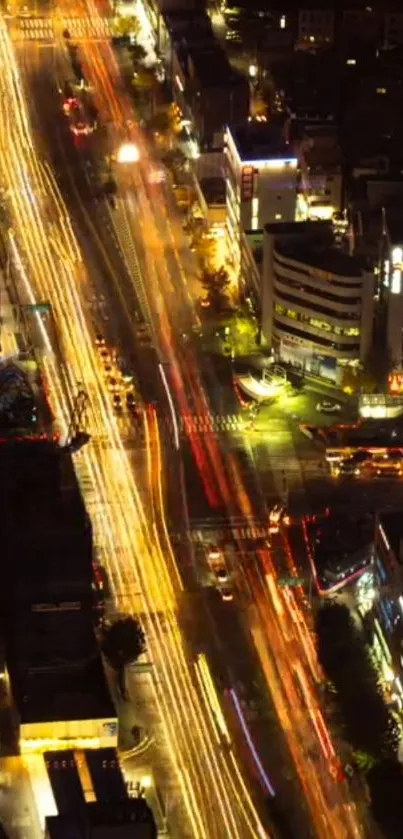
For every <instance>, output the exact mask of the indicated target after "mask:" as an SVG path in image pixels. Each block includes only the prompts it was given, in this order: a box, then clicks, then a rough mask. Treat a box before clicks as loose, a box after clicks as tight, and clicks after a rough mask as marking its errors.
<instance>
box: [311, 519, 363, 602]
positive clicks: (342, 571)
mask: <svg viewBox="0 0 403 839" xmlns="http://www.w3.org/2000/svg"><path fill="white" fill-rule="evenodd" d="M304 533H305V539H306V547H307V553H308V558H309V561H310V564H311V570H312V576H313V580H314V582H315V585H316V587H317V590H318V592H319V594H321V595H330V594H334V593H336V592H337V591H340V589H341V588H344V586H346V585H348V584H350V583H352V582H353V581H354V580H356V579H358V578H359V577H360V576H361V574H363V573H364V572H365V570H366V569H368V568H371V567H372V564H373V560H374V554H375V548H374V520H373V516H372V514H366V515H361V516H359V517H356V516H355V515H354V514H353V515H349V514H347V513H343V514H335V513H330V512H329V514H328V515H324V516H315V517H313V519H311V520H308V521H305V522H304Z"/></svg>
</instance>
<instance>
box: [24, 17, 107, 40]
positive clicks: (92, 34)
mask: <svg viewBox="0 0 403 839" xmlns="http://www.w3.org/2000/svg"><path fill="white" fill-rule="evenodd" d="M59 30H60V31H64V30H67V31H68V32H69V34H70V36H71V38H73V39H76V40H79V39H80V38H109V37H110V36H111V35H112V34H113V24H112V21H110V20H108V19H107V18H101V17H99V18H64V19H63V20H62V21H60V23H59V22H58V31H59ZM55 34H56V31H55V24H54V21H52V20H51V19H50V18H45V17H32V18H18V19H17V20H15V19H14V20H13V24H12V27H11V36H12V38H17V39H18V37H20V38H21V39H23V40H32V41H35V40H37V41H41V40H52V39H53V38H54V37H55Z"/></svg>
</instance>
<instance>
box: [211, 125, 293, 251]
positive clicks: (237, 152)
mask: <svg viewBox="0 0 403 839" xmlns="http://www.w3.org/2000/svg"><path fill="white" fill-rule="evenodd" d="M225 151H226V192H227V225H228V236H229V241H230V243H231V247H232V249H233V250H234V252H235V254H236V252H237V251H238V250H239V245H240V238H241V234H242V233H243V232H244V231H254V230H262V229H263V227H264V226H265V224H269V223H272V222H293V221H294V220H295V210H296V198H297V177H298V173H297V158H296V156H295V154H294V152H293V151H292V148H291V147H290V145H289V144H288V143H287V141H286V139H285V136H284V130H283V127H282V126H281V125H277V124H272V123H270V124H267V123H264V122H247V123H245V124H244V125H241V126H228V127H227V131H226V146H225Z"/></svg>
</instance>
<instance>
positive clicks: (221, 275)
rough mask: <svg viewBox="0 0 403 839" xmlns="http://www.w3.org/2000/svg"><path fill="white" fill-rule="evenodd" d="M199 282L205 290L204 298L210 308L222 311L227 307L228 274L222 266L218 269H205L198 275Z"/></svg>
mask: <svg viewBox="0 0 403 839" xmlns="http://www.w3.org/2000/svg"><path fill="white" fill-rule="evenodd" d="M200 282H201V284H202V286H203V288H204V290H205V292H206V299H207V301H208V303H209V305H210V306H211V308H212V309H214V310H216V311H222V310H223V309H225V308H227V306H228V303H229V299H228V287H229V276H228V272H227V271H226V270H225V268H224V267H221V268H219V270H218V271H209V270H207V269H205V270H204V271H203V272H202V274H201V277H200Z"/></svg>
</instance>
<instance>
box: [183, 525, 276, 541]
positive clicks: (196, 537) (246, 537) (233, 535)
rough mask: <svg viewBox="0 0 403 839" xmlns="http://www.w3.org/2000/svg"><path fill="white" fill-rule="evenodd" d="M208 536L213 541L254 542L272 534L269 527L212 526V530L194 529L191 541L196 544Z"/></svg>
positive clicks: (190, 535) (190, 534)
mask: <svg viewBox="0 0 403 839" xmlns="http://www.w3.org/2000/svg"><path fill="white" fill-rule="evenodd" d="M207 536H208V537H209V539H210V540H211V541H212V542H221V541H225V540H228V539H231V541H234V542H252V541H256V540H258V539H268V537H269V536H270V532H269V527H268V526H267V527H261V526H260V527H259V526H257V525H256V526H255V527H254V526H253V525H251V526H249V527H232V528H231V529H229V528H217V527H216V528H212V529H211V531H209V532H206V530H194V529H192V530H191V531H190V533H189V537H190V541H191V542H193V543H194V544H196V545H197V544H200V542H205V541H206V538H207Z"/></svg>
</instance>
